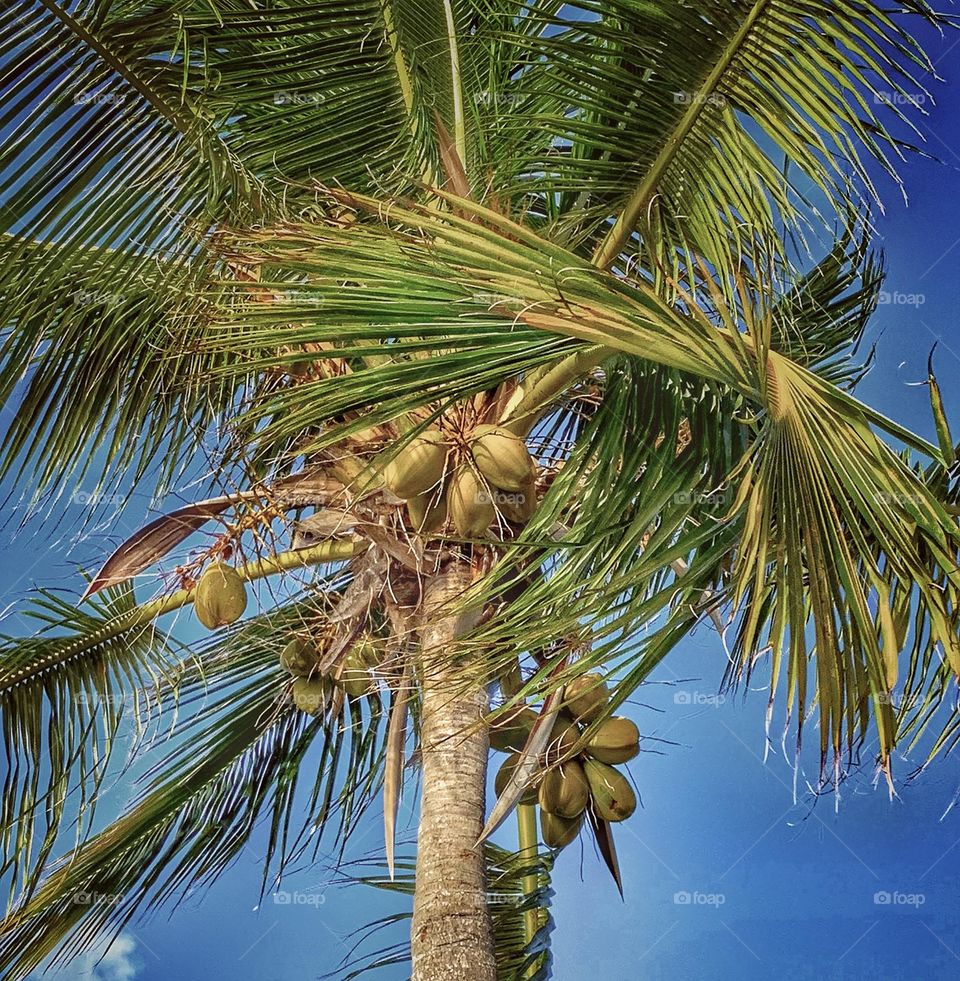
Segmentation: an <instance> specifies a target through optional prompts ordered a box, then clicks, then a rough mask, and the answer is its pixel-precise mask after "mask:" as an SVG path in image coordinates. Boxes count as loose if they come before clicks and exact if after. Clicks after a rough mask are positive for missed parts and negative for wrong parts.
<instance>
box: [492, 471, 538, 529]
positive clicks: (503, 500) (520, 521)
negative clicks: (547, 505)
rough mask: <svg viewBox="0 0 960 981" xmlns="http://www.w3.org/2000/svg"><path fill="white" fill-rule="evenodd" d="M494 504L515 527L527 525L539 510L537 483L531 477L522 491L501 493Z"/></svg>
mask: <svg viewBox="0 0 960 981" xmlns="http://www.w3.org/2000/svg"><path fill="white" fill-rule="evenodd" d="M493 503H494V504H495V505H496V508H497V510H498V511H499V512H500V513H501V514H502V515H503V516H504V517H505V518H506V519H507V521H512V522H513V523H514V524H515V525H525V524H526V523H527V522H528V521H529V520H530V519H531V518H532V517H533V512H534V511H536V509H537V481H536V478H535V477H531V478H530V479H529V480H528V481H527V482H526V483H525V484H524V485H523V487H521V488H520V490H516V491H499V492H498V493H496V494H494V497H493Z"/></svg>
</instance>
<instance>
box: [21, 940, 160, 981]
mask: <svg viewBox="0 0 960 981" xmlns="http://www.w3.org/2000/svg"><path fill="white" fill-rule="evenodd" d="M106 947H107V944H106V941H103V942H100V943H98V944H97V945H95V946H94V947H92V948H91V949H90V950H88V951H87V952H86V953H85V954H81V956H80V957H78V958H77V959H76V960H75V961H73V962H72V963H70V964H68V965H66V967H62V968H59V969H55V970H52V971H50V972H49V973H47V974H43V975H41V973H40V972H37V973H36V974H34V978H36V979H37V981H40V978H41V977H42V978H43V981H134V979H135V978H136V977H137V974H138V973H139V971H140V969H141V967H142V966H143V965H142V964H141V963H140V962H139V961H138V959H137V958H136V956H135V954H136V949H137V942H136V941H135V940H134V939H133V937H131V936H130V935H129V934H128V933H121V934H120V936H119V937H117V939H116V940H114V941H113V943H112V944H111V945H110V949H109V950H106ZM105 950H106V953H104V951H105Z"/></svg>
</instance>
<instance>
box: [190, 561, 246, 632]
mask: <svg viewBox="0 0 960 981" xmlns="http://www.w3.org/2000/svg"><path fill="white" fill-rule="evenodd" d="M246 608H247V585H246V583H245V582H244V581H243V580H242V579H241V578H240V576H239V574H238V573H237V570H236V569H234V568H233V566H231V565H227V564H226V563H225V562H213V563H212V564H211V565H209V566H207V568H206V569H204V571H203V575H202V576H201V577H200V581H199V582H198V583H197V588H196V590H195V591H194V594H193V609H194V612H195V613H196V615H197V619H198V620H199V621H200V622H201V623H202V624H203V625H204V626H205V627H206V628H207V629H208V630H216V629H217V628H218V627H226V626H228V625H229V624H231V623H235V622H236V621H237V620H239V619H240V617H242V616H243V611H244V610H245V609H246Z"/></svg>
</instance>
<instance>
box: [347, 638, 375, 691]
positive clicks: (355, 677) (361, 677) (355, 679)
mask: <svg viewBox="0 0 960 981" xmlns="http://www.w3.org/2000/svg"><path fill="white" fill-rule="evenodd" d="M372 680H373V679H372V678H371V677H370V671H369V669H368V668H367V665H366V662H365V661H364V660H363V655H362V654H361V652H360V651H358V650H357V647H356V645H354V646H353V647H351V648H350V650H349V652H348V653H347V656H346V657H345V658H344V659H343V669H342V670H341V672H340V677H339V679H338V684H339V685H340V687H341V688H342V689H343V690H344V691H345V692H346V693H347V695H349V696H350V698H354V699H356V698H363V697H364V696H365V695H367V694H368V693H369V691H370V683H371V681H372Z"/></svg>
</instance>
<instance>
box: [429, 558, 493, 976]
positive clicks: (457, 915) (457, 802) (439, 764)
mask: <svg viewBox="0 0 960 981" xmlns="http://www.w3.org/2000/svg"><path fill="white" fill-rule="evenodd" d="M469 585H470V569H469V567H468V566H466V565H463V564H454V565H451V566H449V567H448V568H447V569H445V570H444V571H443V572H441V573H440V574H439V575H437V576H436V577H434V578H431V579H430V580H428V581H427V582H426V584H425V587H424V599H423V614H422V615H423V620H422V627H421V634H420V635H421V657H420V663H419V671H420V676H421V692H422V706H421V722H420V745H421V755H422V763H423V785H422V786H423V790H422V793H421V802H420V828H419V833H418V836H417V873H416V892H415V895H414V906H413V927H412V936H411V950H412V955H413V981H464V979H467V978H469V979H470V981H496V976H497V973H496V958H495V955H494V946H493V926H492V923H491V919H490V912H489V909H488V907H487V884H486V880H485V868H484V859H483V847H482V846H481V845H478V844H477V839H478V838H479V837H480V832H481V830H482V828H483V813H484V805H485V790H486V777H487V752H488V741H487V734H486V730H485V729H483V728H482V727H480V726H478V725H477V723H478V721H479V720H480V719H481V718H482V717H483V716H484V715H485V713H486V711H487V702H488V699H487V692H486V689H485V688H484V687H483V686H482V685H480V686H479V687H473V688H470V687H466V688H465V686H464V678H463V674H462V671H461V668H460V665H459V664H458V663H457V660H456V659H455V658H454V656H453V647H454V644H455V642H456V640H457V638H458V637H460V636H462V635H463V634H464V633H466V632H467V631H468V630H469V629H470V628H471V627H473V626H474V625H475V623H476V620H477V616H478V613H479V611H476V612H464V611H462V610H460V611H459V612H456V613H451V612H450V608H451V606H453V605H454V604H456V603H457V601H458V600H459V599H460V598H461V597H462V595H463V593H464V591H465V590H466V589H467V588H468V587H469Z"/></svg>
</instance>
